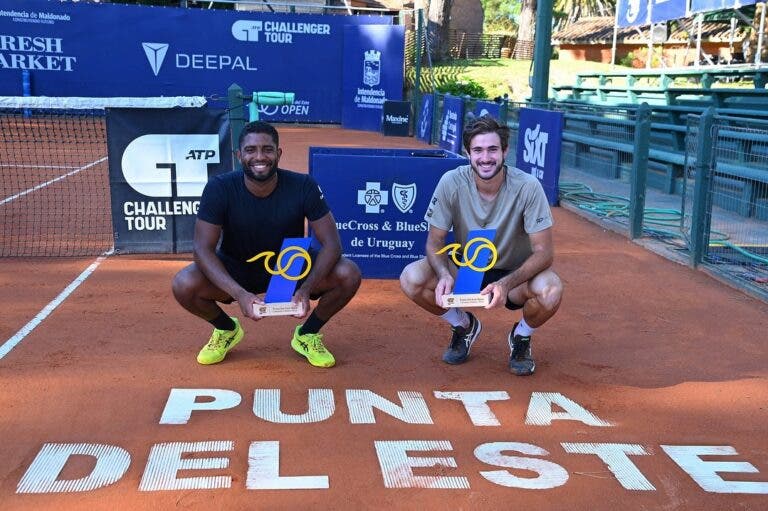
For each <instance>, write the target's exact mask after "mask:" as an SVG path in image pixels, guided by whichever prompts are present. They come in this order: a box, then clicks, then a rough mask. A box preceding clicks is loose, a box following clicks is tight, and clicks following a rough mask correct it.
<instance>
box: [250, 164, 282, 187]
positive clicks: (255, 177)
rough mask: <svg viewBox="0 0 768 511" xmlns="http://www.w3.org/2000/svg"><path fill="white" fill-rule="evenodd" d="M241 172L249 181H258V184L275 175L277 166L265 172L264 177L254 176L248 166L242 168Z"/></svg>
mask: <svg viewBox="0 0 768 511" xmlns="http://www.w3.org/2000/svg"><path fill="white" fill-rule="evenodd" d="M243 172H244V173H245V175H246V176H248V177H249V178H250V179H253V180H254V181H258V182H259V183H263V182H264V181H269V180H270V178H271V177H272V176H274V175H275V173H276V172H277V164H275V165H272V167H271V168H270V169H269V172H267V173H266V175H261V176H258V175H256V174H255V173H254V172H253V171H252V170H251V168H250V167H249V166H248V165H244V166H243Z"/></svg>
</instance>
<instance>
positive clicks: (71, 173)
mask: <svg viewBox="0 0 768 511" xmlns="http://www.w3.org/2000/svg"><path fill="white" fill-rule="evenodd" d="M106 159H107V157H106V156H105V157H103V158H101V159H98V160H96V161H92V162H91V163H89V164H88V165H83V166H82V167H79V168H77V169H75V170H73V171H72V172H67V173H66V174H63V175H61V176H59V177H57V178H54V179H51V180H50V181H46V182H45V183H40V184H39V185H37V186H33V187H32V188H30V189H29V190H24V191H23V192H20V193H17V194H16V195H11V196H10V197H6V198H5V199H3V200H0V206H2V205H3V204H5V203H6V202H11V201H12V200H16V199H18V198H19V197H23V196H25V195H27V194H28V193H32V192H34V191H35V190H39V189H40V188H45V187H46V186H48V185H50V184H53V183H55V182H56V181H61V180H62V179H65V178H68V177H69V176H73V175H75V174H77V173H78V172H81V171H83V170H86V169H89V168H91V167H93V166H94V165H98V164H99V163H101V162H103V161H104V160H106Z"/></svg>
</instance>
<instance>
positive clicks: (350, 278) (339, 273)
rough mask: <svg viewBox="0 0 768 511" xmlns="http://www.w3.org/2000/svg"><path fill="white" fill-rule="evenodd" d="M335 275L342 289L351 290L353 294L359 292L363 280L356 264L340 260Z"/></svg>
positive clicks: (347, 260) (343, 259)
mask: <svg viewBox="0 0 768 511" xmlns="http://www.w3.org/2000/svg"><path fill="white" fill-rule="evenodd" d="M334 275H335V277H336V281H337V282H338V283H339V285H340V286H341V287H343V288H344V289H348V290H351V291H352V292H355V291H357V288H359V287H360V282H361V281H362V278H363V277H362V274H361V273H360V268H358V266H357V265H356V264H355V263H354V262H352V261H350V260H349V259H345V258H342V259H340V260H339V262H338V263H337V264H336V267H335V268H334Z"/></svg>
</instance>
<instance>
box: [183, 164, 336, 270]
mask: <svg viewBox="0 0 768 511" xmlns="http://www.w3.org/2000/svg"><path fill="white" fill-rule="evenodd" d="M243 179H244V176H243V172H242V171H240V170H236V171H233V172H227V173H225V174H219V175H218V176H214V177H213V178H212V179H211V180H210V181H208V184H206V185H205V189H204V190H203V196H202V197H201V198H200V207H199V208H198V211H197V218H199V219H200V220H204V221H206V222H208V223H211V224H214V225H220V226H221V227H222V231H223V234H222V240H221V248H220V249H219V251H220V253H221V254H223V255H224V256H226V257H229V258H231V259H233V260H235V261H239V262H241V263H245V261H247V260H248V259H250V258H251V257H253V256H255V255H256V254H258V253H260V252H264V251H265V250H270V251H272V252H275V253H278V252H280V247H281V245H282V242H283V239H284V238H301V237H303V236H304V219H305V218H306V219H308V220H309V221H314V220H318V219H320V218H322V217H323V216H325V215H326V214H327V213H328V212H329V211H330V209H329V208H328V204H327V203H326V202H325V199H324V198H323V194H322V192H321V191H320V187H319V186H318V185H317V183H316V182H315V180H314V179H312V177H311V176H309V175H307V174H299V173H297V172H291V171H288V170H283V169H278V170H277V187H276V188H275V190H274V191H273V192H272V193H271V194H270V195H269V196H268V197H256V196H254V195H253V194H252V193H251V192H249V191H248V189H247V188H246V187H245V183H244V182H243Z"/></svg>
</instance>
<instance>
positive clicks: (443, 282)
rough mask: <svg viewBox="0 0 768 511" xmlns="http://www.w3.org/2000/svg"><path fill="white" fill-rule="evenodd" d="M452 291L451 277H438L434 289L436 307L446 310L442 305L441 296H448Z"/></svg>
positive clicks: (447, 275)
mask: <svg viewBox="0 0 768 511" xmlns="http://www.w3.org/2000/svg"><path fill="white" fill-rule="evenodd" d="M451 291H453V277H452V276H451V275H449V274H446V275H444V276H442V277H440V280H438V281H437V286H436V287H435V303H436V304H437V306H438V307H442V308H444V309H445V308H446V307H445V305H444V304H443V296H445V295H447V294H450V293H451Z"/></svg>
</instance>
